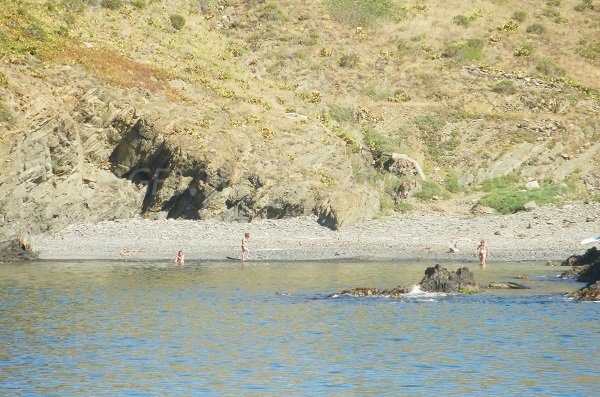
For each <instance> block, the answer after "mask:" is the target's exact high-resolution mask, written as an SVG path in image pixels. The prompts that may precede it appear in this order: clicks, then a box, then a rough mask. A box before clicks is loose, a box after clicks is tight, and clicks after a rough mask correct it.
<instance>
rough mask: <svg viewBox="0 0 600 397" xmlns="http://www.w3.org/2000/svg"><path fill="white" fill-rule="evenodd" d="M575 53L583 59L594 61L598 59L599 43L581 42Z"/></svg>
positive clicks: (599, 55) (599, 56) (599, 52)
mask: <svg viewBox="0 0 600 397" xmlns="http://www.w3.org/2000/svg"><path fill="white" fill-rule="evenodd" d="M575 52H576V53H577V54H579V55H580V56H582V57H584V58H587V59H591V60H592V61H593V60H596V59H598V58H600V41H597V42H595V43H588V42H586V41H585V40H581V41H580V42H579V43H578V46H577V48H576V49H575Z"/></svg>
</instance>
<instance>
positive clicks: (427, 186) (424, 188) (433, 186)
mask: <svg viewBox="0 0 600 397" xmlns="http://www.w3.org/2000/svg"><path fill="white" fill-rule="evenodd" d="M415 197H417V198H419V199H421V200H432V199H434V198H436V197H438V198H448V197H449V195H448V192H447V191H445V190H444V188H442V187H441V186H440V185H439V184H438V183H437V182H434V181H423V182H422V183H421V190H420V191H419V192H417V193H416V194H415Z"/></svg>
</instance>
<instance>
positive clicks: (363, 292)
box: [330, 287, 379, 297]
mask: <svg viewBox="0 0 600 397" xmlns="http://www.w3.org/2000/svg"><path fill="white" fill-rule="evenodd" d="M333 295H346V296H354V297H361V296H378V295H379V290H378V289H377V288H365V287H359V288H353V289H347V290H344V291H342V292H340V293H339V294H332V295H330V296H333Z"/></svg>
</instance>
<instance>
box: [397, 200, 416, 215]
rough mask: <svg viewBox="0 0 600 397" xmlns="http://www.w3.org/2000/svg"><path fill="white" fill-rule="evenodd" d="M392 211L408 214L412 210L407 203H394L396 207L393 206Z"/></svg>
mask: <svg viewBox="0 0 600 397" xmlns="http://www.w3.org/2000/svg"><path fill="white" fill-rule="evenodd" d="M394 210H395V211H396V212H401V213H406V212H410V211H412V210H413V205H412V204H411V203H407V202H403V203H396V205H394Z"/></svg>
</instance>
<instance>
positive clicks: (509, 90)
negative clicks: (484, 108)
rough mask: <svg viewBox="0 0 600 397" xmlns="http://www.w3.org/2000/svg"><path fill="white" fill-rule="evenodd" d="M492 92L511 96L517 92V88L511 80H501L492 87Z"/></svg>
mask: <svg viewBox="0 0 600 397" xmlns="http://www.w3.org/2000/svg"><path fill="white" fill-rule="evenodd" d="M492 91H494V92H497V93H498V94H505V95H512V94H514V93H516V92H517V87H516V86H515V83H514V82H513V81H512V80H502V81H499V82H497V83H496V85H494V87H493V88H492Z"/></svg>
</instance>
